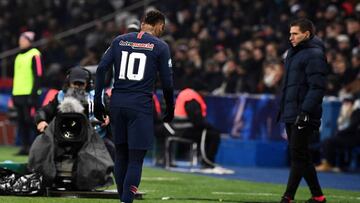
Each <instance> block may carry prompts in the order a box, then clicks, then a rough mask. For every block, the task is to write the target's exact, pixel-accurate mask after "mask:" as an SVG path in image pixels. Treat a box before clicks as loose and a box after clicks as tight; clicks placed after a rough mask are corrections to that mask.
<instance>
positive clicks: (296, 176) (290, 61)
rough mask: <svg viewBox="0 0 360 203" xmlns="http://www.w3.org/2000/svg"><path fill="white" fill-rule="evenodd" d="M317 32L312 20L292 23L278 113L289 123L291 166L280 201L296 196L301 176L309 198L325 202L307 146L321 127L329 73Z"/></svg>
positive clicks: (310, 201) (288, 200)
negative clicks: (309, 195)
mask: <svg viewBox="0 0 360 203" xmlns="http://www.w3.org/2000/svg"><path fill="white" fill-rule="evenodd" d="M314 32H315V28H314V25H313V23H312V22H311V21H310V20H307V19H299V20H296V21H294V22H292V23H291V24H290V38H289V39H290V42H291V45H292V47H291V48H290V49H289V50H288V52H287V56H286V59H285V69H286V73H285V76H284V80H283V89H282V97H281V105H280V112H279V116H280V118H281V121H282V122H284V123H285V124H286V133H287V136H288V140H289V147H290V157H291V168H290V174H289V179H288V184H287V188H286V191H285V193H284V196H283V197H282V199H281V203H289V202H291V200H293V199H294V197H295V193H296V190H297V188H298V186H299V183H300V181H301V179H302V177H304V179H305V180H306V182H307V184H308V185H309V188H310V190H311V194H312V198H311V199H309V200H308V201H307V202H309V203H319V202H326V199H325V196H324V195H323V193H322V191H321V187H320V184H319V181H318V178H317V174H316V171H315V168H314V165H313V162H312V160H311V155H310V151H309V148H308V144H309V139H310V137H311V136H313V134H314V132H315V131H318V129H319V127H320V119H321V115H322V108H321V105H322V100H323V96H324V92H325V84H326V74H327V73H328V65H327V62H326V58H325V48H324V45H323V43H322V42H321V41H320V39H319V38H317V37H316V36H314Z"/></svg>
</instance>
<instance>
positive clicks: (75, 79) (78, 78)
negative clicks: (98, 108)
mask: <svg viewBox="0 0 360 203" xmlns="http://www.w3.org/2000/svg"><path fill="white" fill-rule="evenodd" d="M91 83H92V82H91V75H90V72H88V71H87V70H86V69H83V68H79V67H76V68H72V69H71V70H70V72H69V74H68V76H67V77H66V79H65V83H64V87H63V89H62V90H60V91H59V93H58V94H56V95H55V98H54V99H53V100H52V101H50V102H49V103H48V104H47V105H46V106H44V107H42V108H40V109H39V110H38V111H37V113H36V115H35V123H36V126H37V130H38V131H39V132H40V133H43V132H44V131H45V129H46V127H47V126H48V125H49V123H50V122H51V121H52V120H53V118H54V117H55V116H56V114H57V113H58V112H59V111H60V110H61V109H60V108H59V107H60V106H59V105H60V103H61V102H62V101H63V100H64V99H65V98H66V97H73V98H75V99H76V100H78V101H79V102H80V103H81V104H82V106H83V107H84V113H85V114H86V115H87V117H88V118H89V120H90V122H94V121H95V123H96V120H95V119H94V114H93V98H94V91H93V90H92V88H91ZM109 122H110V121H109V117H106V119H105V122H104V123H103V124H101V126H100V125H95V126H94V128H95V130H96V132H97V133H98V134H99V135H100V137H102V138H103V140H104V143H105V146H106V148H107V149H108V151H109V153H110V155H111V158H112V159H113V160H114V147H115V146H114V144H113V142H112V139H111V133H110V130H108V128H107V125H108V124H109Z"/></svg>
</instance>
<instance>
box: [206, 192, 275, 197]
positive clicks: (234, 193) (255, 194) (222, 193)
mask: <svg viewBox="0 0 360 203" xmlns="http://www.w3.org/2000/svg"><path fill="white" fill-rule="evenodd" d="M212 194H216V195H249V196H278V195H280V194H273V193H256V192H212Z"/></svg>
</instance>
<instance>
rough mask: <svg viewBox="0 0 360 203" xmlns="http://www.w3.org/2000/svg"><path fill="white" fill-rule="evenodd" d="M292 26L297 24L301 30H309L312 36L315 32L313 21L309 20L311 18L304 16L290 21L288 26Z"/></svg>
mask: <svg viewBox="0 0 360 203" xmlns="http://www.w3.org/2000/svg"><path fill="white" fill-rule="evenodd" d="M293 26H299V28H300V31H301V32H306V31H309V32H310V36H313V35H314V33H315V26H314V23H313V22H311V20H309V19H306V18H301V19H297V20H294V21H292V22H291V23H290V27H293Z"/></svg>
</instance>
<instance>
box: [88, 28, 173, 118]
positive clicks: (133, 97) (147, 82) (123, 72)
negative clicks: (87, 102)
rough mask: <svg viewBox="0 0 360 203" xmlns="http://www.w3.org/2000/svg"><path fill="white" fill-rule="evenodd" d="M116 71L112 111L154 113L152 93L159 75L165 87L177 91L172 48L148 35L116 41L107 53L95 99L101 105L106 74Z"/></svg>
mask: <svg viewBox="0 0 360 203" xmlns="http://www.w3.org/2000/svg"><path fill="white" fill-rule="evenodd" d="M112 67H113V68H114V85H113V89H112V95H111V102H110V107H111V106H113V107H126V108H131V109H134V110H138V111H142V112H149V113H150V112H151V113H152V93H153V90H154V83H155V80H156V77H157V73H158V72H159V76H160V80H161V83H162V87H163V88H164V89H170V88H171V89H172V88H173V78H172V63H171V57H170V50H169V46H168V45H167V44H166V43H165V42H164V41H162V40H160V39H159V38H157V37H155V36H153V35H151V34H148V33H146V32H139V33H138V32H132V33H128V34H124V35H120V36H118V37H116V38H115V39H114V40H113V41H112V43H111V45H110V47H109V48H108V49H107V50H106V52H105V53H104V55H103V57H102V59H101V61H100V63H99V65H98V68H97V71H96V81H95V83H96V88H95V99H96V100H97V101H101V96H102V90H103V88H104V79H105V73H106V72H107V71H108V70H109V68H112Z"/></svg>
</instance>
